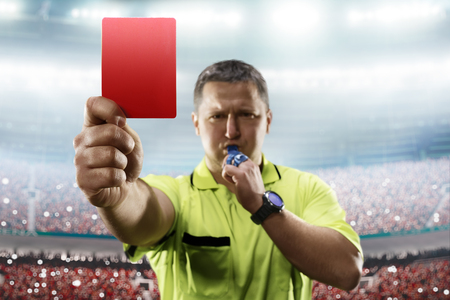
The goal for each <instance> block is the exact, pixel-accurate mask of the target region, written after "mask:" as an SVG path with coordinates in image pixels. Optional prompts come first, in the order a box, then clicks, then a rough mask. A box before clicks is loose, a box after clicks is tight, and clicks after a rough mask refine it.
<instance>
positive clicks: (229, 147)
mask: <svg viewBox="0 0 450 300" xmlns="http://www.w3.org/2000/svg"><path fill="white" fill-rule="evenodd" d="M227 150H228V154H232V153H233V152H239V150H238V146H236V145H231V146H228V147H227Z"/></svg>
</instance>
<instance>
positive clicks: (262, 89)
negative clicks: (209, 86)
mask: <svg viewBox="0 0 450 300" xmlns="http://www.w3.org/2000/svg"><path fill="white" fill-rule="evenodd" d="M210 81H221V82H229V83H235V82H245V81H250V82H253V83H254V84H255V85H256V87H257V88H258V94H259V96H260V97H261V100H262V101H263V102H264V103H265V104H266V105H267V108H269V95H268V91H267V84H266V81H265V80H264V77H263V76H262V75H261V73H260V72H259V71H258V70H256V69H255V67H253V66H252V65H249V64H247V63H245V62H243V61H240V60H236V59H231V60H224V61H219V62H217V63H215V64H212V65H210V66H209V67H207V68H206V69H205V70H203V72H201V73H200V75H199V76H198V79H197V83H196V84H195V89H194V107H195V111H198V107H199V106H200V104H201V103H202V97H203V87H204V86H205V84H206V83H207V82H210Z"/></svg>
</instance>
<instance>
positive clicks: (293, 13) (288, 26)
mask: <svg viewBox="0 0 450 300" xmlns="http://www.w3.org/2000/svg"><path fill="white" fill-rule="evenodd" d="M272 20H273V22H274V24H275V26H276V27H277V28H278V29H280V30H282V31H283V32H284V33H286V34H294V35H299V34H300V35H305V34H309V33H311V32H314V31H315V30H316V29H317V28H318V25H319V23H320V21H321V16H320V13H319V10H318V9H317V8H315V7H313V6H311V5H309V4H307V3H290V4H286V5H284V6H281V7H279V8H278V9H276V10H275V11H274V13H273V14H272Z"/></svg>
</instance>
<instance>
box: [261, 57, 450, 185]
mask: <svg viewBox="0 0 450 300" xmlns="http://www.w3.org/2000/svg"><path fill="white" fill-rule="evenodd" d="M261 71H262V73H263V74H264V76H265V77H266V79H267V80H268V81H269V82H270V84H271V87H272V89H274V90H276V89H281V90H287V89H296V90H317V91H319V90H323V89H328V90H342V91H346V90H357V89H370V88H373V89H383V90H395V89H403V88H409V87H411V86H414V87H448V85H449V84H450V60H449V59H441V60H435V61H422V62H420V61H419V62H411V63H388V62H386V63H383V64H374V65H368V66H363V67H340V68H324V69H309V70H308V69H304V70H296V69H292V70H261ZM385 185H387V183H385Z"/></svg>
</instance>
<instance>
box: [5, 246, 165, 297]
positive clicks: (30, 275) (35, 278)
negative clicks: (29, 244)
mask: <svg viewBox="0 0 450 300" xmlns="http://www.w3.org/2000/svg"><path fill="white" fill-rule="evenodd" d="M61 258H64V257H61V255H58V256H56V257H53V258H51V259H50V258H48V257H47V258H45V257H44V255H41V254H40V255H36V254H34V255H33V254H27V255H21V256H20V257H18V256H17V255H15V254H12V253H5V252H4V253H2V254H0V295H1V299H54V300H59V299H142V300H144V299H148V297H145V293H144V288H143V287H141V286H140V285H139V279H147V280H151V281H152V282H153V286H152V288H151V289H148V290H147V294H148V295H149V296H150V297H151V299H152V300H155V299H159V291H158V282H157V279H156V276H155V273H154V272H153V271H152V270H151V269H150V266H149V265H148V263H147V265H145V264H137V265H133V264H130V263H121V262H114V261H113V260H108V259H93V258H92V257H91V258H90V259H89V260H84V261H81V260H78V259H77V261H74V260H73V257H72V259H69V260H67V258H66V259H61ZM149 287H150V285H149Z"/></svg>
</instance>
